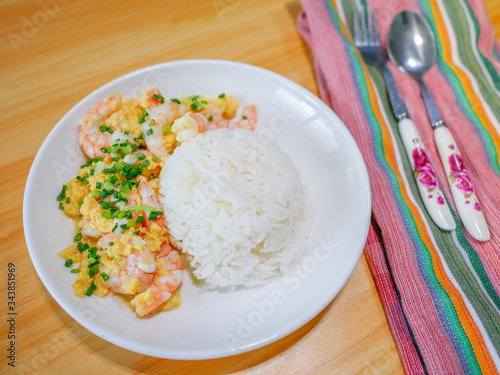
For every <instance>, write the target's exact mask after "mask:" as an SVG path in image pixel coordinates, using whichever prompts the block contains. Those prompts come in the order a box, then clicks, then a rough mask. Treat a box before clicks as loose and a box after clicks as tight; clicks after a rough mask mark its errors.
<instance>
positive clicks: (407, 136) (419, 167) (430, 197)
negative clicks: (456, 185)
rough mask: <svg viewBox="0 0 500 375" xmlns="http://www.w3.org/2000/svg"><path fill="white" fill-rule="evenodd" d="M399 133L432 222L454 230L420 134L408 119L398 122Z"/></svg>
mask: <svg viewBox="0 0 500 375" xmlns="http://www.w3.org/2000/svg"><path fill="white" fill-rule="evenodd" d="M398 126H399V133H400V134H401V139H402V140H403V144H404V146H405V149H406V153H407V155H408V159H409V160H410V164H411V167H412V169H413V175H414V176H415V180H416V181H417V186H418V190H419V192H420V196H421V197H422V200H423V202H424V205H425V208H426V209H427V212H428V213H429V215H430V217H431V218H432V220H434V222H435V223H436V224H437V225H438V226H439V227H440V228H442V229H444V230H453V229H455V228H456V224H455V220H453V216H452V215H451V212H450V208H449V207H448V204H447V203H446V200H445V199H444V194H443V192H442V191H441V188H440V187H439V182H438V179H437V178H436V173H435V172H434V169H433V168H432V165H431V164H430V163H429V158H428V154H427V151H426V150H425V147H424V144H423V143H422V140H421V137H420V134H419V132H418V130H417V128H416V127H415V124H414V123H413V121H412V120H410V119H406V118H405V119H403V120H401V121H400V122H399V124H398Z"/></svg>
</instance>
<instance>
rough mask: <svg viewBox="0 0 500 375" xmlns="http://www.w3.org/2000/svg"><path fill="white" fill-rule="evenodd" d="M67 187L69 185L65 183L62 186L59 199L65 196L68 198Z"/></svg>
mask: <svg viewBox="0 0 500 375" xmlns="http://www.w3.org/2000/svg"><path fill="white" fill-rule="evenodd" d="M66 189H67V186H66V185H63V186H62V189H61V192H60V193H59V195H58V196H57V200H58V201H62V200H63V199H64V198H66Z"/></svg>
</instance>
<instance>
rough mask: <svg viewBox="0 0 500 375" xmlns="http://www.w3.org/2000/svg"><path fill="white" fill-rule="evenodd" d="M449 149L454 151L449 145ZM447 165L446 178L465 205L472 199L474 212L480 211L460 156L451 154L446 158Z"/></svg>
mask: <svg viewBox="0 0 500 375" xmlns="http://www.w3.org/2000/svg"><path fill="white" fill-rule="evenodd" d="M449 148H450V149H451V150H454V149H455V147H454V146H453V145H450V146H449ZM448 163H449V165H450V174H449V175H448V178H449V179H450V181H451V182H452V183H453V184H454V185H455V186H456V188H457V189H458V190H459V191H460V192H461V193H462V194H463V195H464V198H465V204H470V203H471V201H470V199H471V198H472V199H474V209H475V210H476V211H481V207H480V206H479V202H478V201H477V198H476V197H475V195H474V188H473V187H472V181H471V179H470V176H469V172H467V169H466V168H465V165H464V160H463V159H462V155H460V154H457V153H455V152H452V153H451V155H450V156H449V158H448Z"/></svg>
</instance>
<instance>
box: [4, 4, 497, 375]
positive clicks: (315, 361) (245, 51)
mask: <svg viewBox="0 0 500 375" xmlns="http://www.w3.org/2000/svg"><path fill="white" fill-rule="evenodd" d="M487 7H488V10H489V12H490V16H491V18H492V20H493V22H494V24H495V26H496V33H497V36H498V35H499V34H500V6H499V4H498V0H487ZM300 11H301V6H300V3H299V1H298V0H277V1H268V0H254V1H244V0H214V1H202V0H191V1H189V2H185V1H172V0H167V1H165V0H163V1H160V0H156V1H154V0H151V1H147V2H146V1H121V2H117V1H105V0H101V1H97V0H92V1H89V0H87V1H83V0H74V1H70V0H45V1H43V0H39V1H34V0H32V1H28V0H24V1H14V0H11V1H3V2H1V3H0V14H1V18H2V22H1V23H0V30H1V33H0V34H1V35H2V41H1V44H0V61H1V62H2V65H1V66H2V74H1V78H0V87H1V91H2V95H1V97H2V104H1V110H0V119H1V122H0V126H1V129H2V134H3V137H2V139H1V141H0V142H1V146H0V153H1V157H0V176H1V186H2V188H1V191H2V194H1V195H0V202H1V205H0V248H1V252H0V282H1V290H2V293H1V297H0V302H1V306H0V311H1V317H0V318H1V324H0V326H1V331H0V332H1V335H0V342H1V343H2V345H1V350H2V351H1V355H0V373H6V372H8V371H9V370H13V369H11V368H9V367H8V366H7V362H8V360H7V358H6V355H5V354H6V352H7V349H8V342H9V341H10V340H8V338H7V335H8V324H7V274H8V263H14V264H15V266H16V299H17V302H16V303H17V305H16V308H17V311H18V316H17V325H16V339H15V341H16V368H15V369H14V370H17V372H19V373H45V374H56V373H65V374H68V373H71V374H73V373H74V374H77V373H82V374H83V373H91V372H93V373H99V374H129V373H148V374H153V373H169V374H182V373H193V374H218V373H242V374H274V373H282V374H291V373H300V374H304V373H307V374H324V373H329V374H333V373H343V374H353V373H370V374H391V373H402V372H403V370H402V367H401V362H400V359H399V356H398V352H397V349H396V346H395V342H394V340H393V338H392V336H391V332H390V329H389V326H388V324H387V320H386V318H385V315H384V311H383V309H382V305H381V303H380V300H379V297H378V294H377V290H376V288H375V285H374V282H373V279H372V276H371V274H370V270H369V268H368V266H367V263H366V260H365V258H364V256H363V257H362V258H361V260H360V261H359V263H358V265H357V267H356V269H355V271H354V273H353V275H352V277H351V278H350V280H349V281H348V283H347V285H346V286H345V287H344V288H343V290H342V291H341V292H340V293H339V295H338V296H337V297H336V298H335V299H334V301H333V302H332V303H331V304H330V305H329V306H328V307H326V308H325V309H324V311H323V312H322V313H320V314H319V315H318V316H317V317H316V318H314V319H313V320H312V321H311V322H309V323H308V324H306V325H305V326H304V327H302V328H300V329H299V330H298V331H296V332H294V333H292V334H290V335H289V336H287V337H285V338H283V339H281V340H279V341H277V342H275V343H273V344H271V345H268V346H266V347H264V348H261V349H258V350H255V351H252V352H249V353H245V354H240V355H237V356H233V357H228V358H221V359H215V360H206V361H174V360H165V359H158V358H153V357H148V356H144V355H141V354H136V353H133V352H130V351H128V350H125V349H122V348H120V347H118V346H115V345H113V344H110V343H108V342H107V341H104V340H103V339H101V338H99V337H97V336H95V335H94V334H92V333H90V332H89V331H87V330H86V329H85V328H83V327H81V326H79V325H78V324H77V323H76V322H75V321H74V320H73V319H72V318H71V317H70V316H69V315H67V314H66V313H65V312H64V311H63V310H62V309H61V308H60V307H59V306H58V304H57V303H56V302H55V301H54V300H53V298H52V297H51V296H50V295H49V293H48V292H47V290H46V289H45V287H44V286H43V285H42V283H41V281H40V279H39V278H38V276H37V274H36V272H35V270H34V268H33V265H32V263H31V261H30V258H29V255H28V251H27V248H26V244H25V241H24V236H23V227H22V200H23V191H24V185H25V182H26V178H27V175H28V172H29V169H30V166H31V163H32V161H33V158H34V157H35V154H36V152H37V151H38V148H39V147H40V145H41V144H42V142H43V140H44V139H45V137H46V136H47V134H48V133H49V132H50V130H51V129H52V127H53V126H54V125H55V124H56V123H57V122H58V121H59V120H60V118H61V117H62V116H63V115H64V114H65V113H66V112H67V111H69V110H70V109H71V108H72V107H73V106H74V105H75V104H76V103H77V102H78V101H79V100H80V99H82V98H83V97H84V96H86V95H87V94H89V93H90V92H92V91H93V90H95V89H96V88H98V87H100V86H101V85H103V84H104V83H106V82H108V81H110V80H112V79H114V78H116V77H119V76H121V75H123V74H125V73H128V72H130V71H133V70H136V69H139V68H142V67H145V66H148V65H153V64H157V63H161V62H165V61H172V60H179V59H196V58H209V59H224V60H234V61H241V62H245V63H249V64H254V65H257V66H260V67H263V68H266V69H269V70H272V71H274V72H277V73H279V74H281V75H283V76H285V77H288V78H290V79H292V80H293V81H295V82H297V83H299V84H300V85H302V86H304V87H305V88H307V89H308V90H310V91H312V92H313V93H317V87H316V83H315V80H314V72H313V59H312V56H311V53H310V51H309V49H308V47H307V45H306V44H305V43H304V41H303V40H302V39H301V37H300V35H299V34H298V32H297V29H296V26H295V20H296V18H297V15H298V14H299V12H300ZM9 35H10V36H9ZM7 36H9V37H8V38H7ZM11 372H12V373H17V372H16V371H11Z"/></svg>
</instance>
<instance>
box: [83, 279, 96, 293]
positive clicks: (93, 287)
mask: <svg viewBox="0 0 500 375" xmlns="http://www.w3.org/2000/svg"><path fill="white" fill-rule="evenodd" d="M96 288H97V285H95V283H94V280H92V283H91V284H90V287H89V288H88V289H87V292H86V293H85V294H86V295H87V297H90V296H91V295H92V293H94V290H96Z"/></svg>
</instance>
